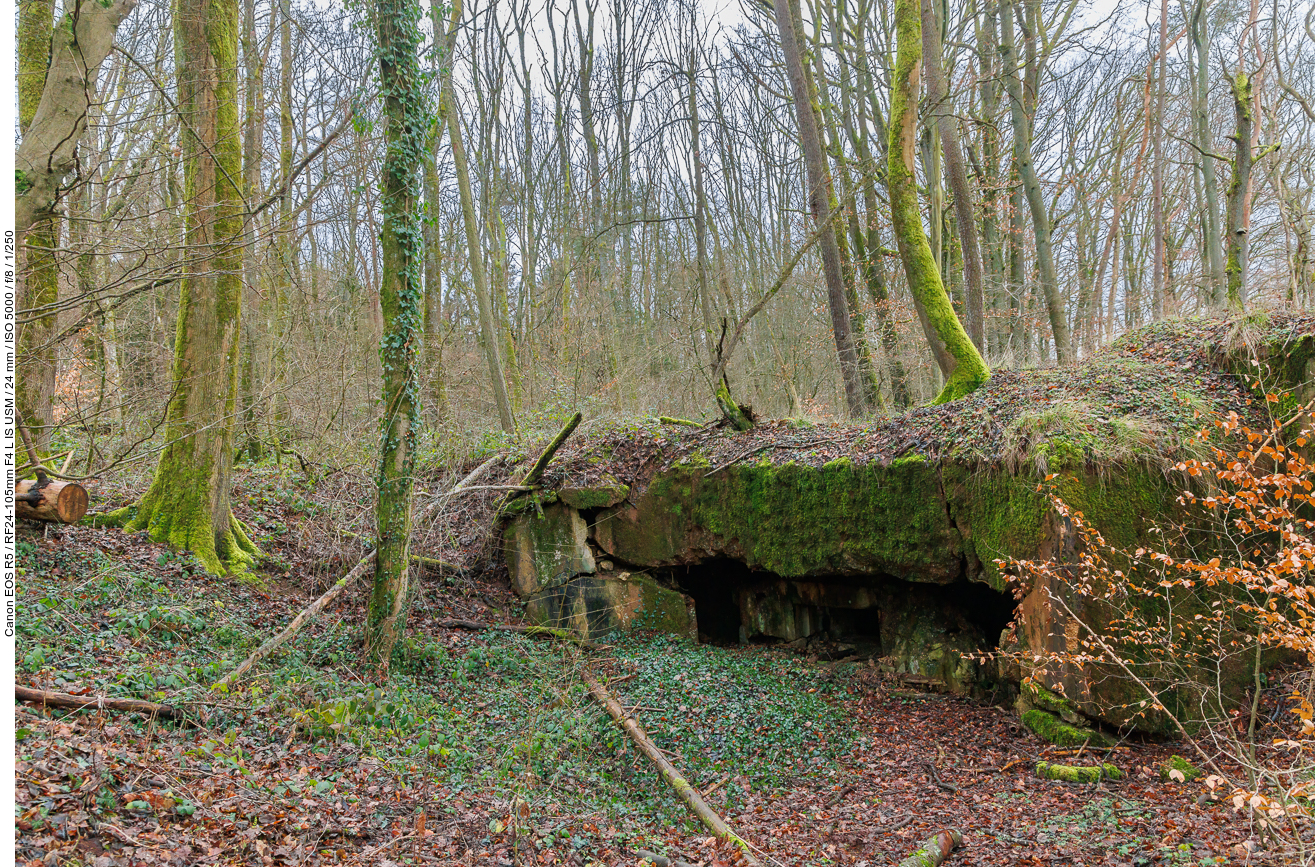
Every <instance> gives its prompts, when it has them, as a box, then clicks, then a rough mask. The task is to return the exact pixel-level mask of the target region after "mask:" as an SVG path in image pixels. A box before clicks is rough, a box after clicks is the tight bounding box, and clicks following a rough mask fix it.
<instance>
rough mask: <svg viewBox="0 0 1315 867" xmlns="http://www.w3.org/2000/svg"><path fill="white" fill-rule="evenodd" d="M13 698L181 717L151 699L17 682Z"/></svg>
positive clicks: (44, 704) (76, 707) (176, 710)
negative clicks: (75, 692)
mask: <svg viewBox="0 0 1315 867" xmlns="http://www.w3.org/2000/svg"><path fill="white" fill-rule="evenodd" d="M14 698H16V699H18V700H19V701H23V702H28V703H30V704H39V705H41V706H42V707H65V708H69V709H71V710H84V709H86V708H97V709H104V710H117V711H123V712H125V713H144V714H146V715H148V716H158V717H165V718H166V719H182V718H183V711H182V710H181V709H179V708H176V707H171V706H170V705H167V704H156V703H155V702H153V701H140V700H138V699H135V698H106V697H105V696H103V695H92V696H88V695H69V694H68V693H64V692H47V691H46V690H44V689H33V688H32V687H30V686H20V685H19V684H14Z"/></svg>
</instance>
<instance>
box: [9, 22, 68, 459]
mask: <svg viewBox="0 0 1315 867" xmlns="http://www.w3.org/2000/svg"><path fill="white" fill-rule="evenodd" d="M54 22H55V9H54V3H53V2H52V0H22V2H20V3H19V4H18V128H19V133H20V134H22V135H26V134H27V132H28V130H29V128H30V127H31V125H32V119H33V118H34V117H35V116H36V113H37V107H38V106H39V105H40V104H41V93H42V91H43V90H44V89H45V85H46V66H47V65H48V64H49V62H50V37H51V33H52V30H53V28H54ZM58 246H59V223H58V221H56V220H55V219H53V218H51V217H47V218H45V219H42V220H40V221H39V222H36V223H34V224H33V225H32V227H31V228H30V229H29V230H28V232H27V235H26V244H25V246H24V249H23V275H22V281H23V293H22V298H21V299H20V300H19V307H20V308H21V309H24V310H32V309H36V308H39V307H46V306H48V305H54V304H55V302H56V301H58V300H59V263H58V262H57V261H56V260H55V248H56V247H58ZM17 351H18V371H17V374H18V380H17V383H16V386H15V390H16V395H15V396H16V399H17V404H18V415H19V417H20V418H21V419H22V420H23V423H24V424H25V425H26V426H27V429H28V431H29V432H30V433H31V435H32V437H33V439H34V441H35V442H34V445H35V447H36V449H37V451H38V452H40V453H42V454H44V453H45V452H46V451H47V450H49V448H50V435H51V432H52V430H53V426H54V423H55V417H54V406H53V398H54V394H55V360H56V358H55V314H54V313H50V314H47V315H45V316H42V317H40V318H37V319H34V320H32V321H31V322H28V323H27V324H26V325H24V326H22V327H21V329H20V330H19V333H18V341H17Z"/></svg>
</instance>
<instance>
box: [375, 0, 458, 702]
mask: <svg viewBox="0 0 1315 867" xmlns="http://www.w3.org/2000/svg"><path fill="white" fill-rule="evenodd" d="M375 22H376V25H377V27H378V40H379V41H378V45H379V82H380V89H381V92H382V96H383V101H384V106H383V108H384V116H385V117H386V118H387V126H386V127H385V131H384V141H385V142H386V148H387V149H386V151H385V153H384V164H383V182H382V186H383V190H382V192H383V202H382V204H383V207H382V210H383V226H382V228H381V230H380V233H379V239H380V242H381V244H382V246H383V277H382V280H381V283H380V290H379V298H380V303H381V306H382V309H383V316H384V336H383V340H382V341H381V343H380V345H379V361H380V363H381V366H382V368H383V410H384V419H383V442H382V443H381V445H380V447H379V458H380V460H379V476H378V481H377V483H378V500H377V503H376V506H375V522H376V526H377V528H378V544H377V547H376V549H375V550H376V557H375V564H374V588H373V591H372V592H371V594H370V606H369V611H368V613H367V616H366V623H365V656H366V659H367V661H368V662H369V663H370V664H372V665H373V666H374V668H375V670H376V672H377V673H378V675H379V676H380V677H381V678H386V677H387V675H388V662H389V660H390V659H391V658H392V654H393V647H394V646H395V645H396V644H397V640H398V639H399V638H400V637H401V635H402V631H403V629H404V628H405V626H406V610H407V601H408V600H407V565H408V561H409V560H410V552H411V547H410V546H411V503H412V490H413V488H414V486H415V460H416V456H415V451H416V440H417V437H418V435H419V427H420V395H419V373H420V345H421V335H422V333H423V329H424V321H423V320H424V287H423V285H422V283H421V280H422V277H421V269H422V268H423V266H424V255H425V251H424V247H423V244H422V243H421V233H420V167H421V163H422V162H423V154H424V147H425V139H426V133H427V132H428V126H429V125H428V123H427V121H428V114H429V113H428V110H427V108H428V107H427V106H426V105H425V98H424V94H423V91H422V89H421V77H420V63H419V57H418V53H419V50H420V4H419V2H417V0H379V5H378V8H377V10H376V11H375ZM454 126H455V124H454Z"/></svg>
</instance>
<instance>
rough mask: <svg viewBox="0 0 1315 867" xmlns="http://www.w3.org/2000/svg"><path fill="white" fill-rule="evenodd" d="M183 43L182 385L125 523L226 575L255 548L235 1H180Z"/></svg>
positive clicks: (179, 42)
mask: <svg viewBox="0 0 1315 867" xmlns="http://www.w3.org/2000/svg"><path fill="white" fill-rule="evenodd" d="M174 42H175V51H176V54H177V65H178V79H177V80H178V110H179V114H180V115H181V120H182V123H181V132H180V133H179V137H180V140H181V141H180V144H181V147H182V158H183V182H184V187H185V191H186V203H185V208H184V219H185V222H186V244H187V250H186V252H185V254H184V256H183V262H184V271H183V278H182V281H181V292H180V296H179V301H178V323H177V331H176V332H175V337H174V358H173V366H172V371H171V373H172V380H173V389H174V392H173V397H172V398H171V399H170V401H169V409H168V415H167V418H166V423H165V431H166V439H165V442H166V444H165V448H164V451H163V452H161V454H160V463H159V465H158V466H157V467H156V470H155V479H154V481H153V482H152V483H151V487H150V489H149V490H147V492H146V494H145V495H144V496H143V497H142V499H141V502H140V503H139V504H138V506H137V512H136V516H135V517H134V518H133V519H132V520H131V521H130V522H129V523H128V524H127V528H128V529H129V530H141V529H145V530H148V531H149V532H150V534H151V538H153V539H156V540H157V541H162V542H167V543H168V544H169V545H170V546H171V547H174V548H186V549H189V550H191V551H192V552H193V553H194V554H196V556H197V558H198V559H200V560H201V562H202V563H203V564H205V567H206V569H208V570H209V571H211V572H214V573H223V572H227V571H241V570H243V569H245V568H246V567H247V566H248V565H249V564H250V562H251V560H252V555H253V554H255V553H256V549H255V546H254V545H252V543H251V540H249V539H248V538H247V536H246V534H245V533H244V532H243V530H242V526H241V525H240V524H239V523H238V521H237V519H236V518H234V517H233V512H232V508H231V506H230V503H229V487H230V480H231V476H232V466H233V422H234V415H235V413H234V409H235V406H236V399H237V374H238V343H239V341H238V335H239V333H240V330H241V321H240V320H241V302H242V240H243V236H244V226H243V218H242V214H243V210H244V202H243V196H242V186H241V185H242V158H241V154H242V138H241V128H240V126H239V124H238V93H237V66H238V64H237V46H238V6H237V2H236V0H179V2H178V3H177V5H176V7H175V11H174Z"/></svg>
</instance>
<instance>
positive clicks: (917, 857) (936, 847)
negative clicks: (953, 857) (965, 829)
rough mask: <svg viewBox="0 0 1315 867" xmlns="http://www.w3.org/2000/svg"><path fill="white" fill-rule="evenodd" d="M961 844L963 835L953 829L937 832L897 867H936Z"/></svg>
mask: <svg viewBox="0 0 1315 867" xmlns="http://www.w3.org/2000/svg"><path fill="white" fill-rule="evenodd" d="M961 843H963V834H960V833H959V832H958V831H957V830H955V829H954V828H946V829H945V830H943V831H937V832H936V833H935V834H932V835H931V836H930V837H928V838H927V842H925V843H923V844H922V846H921V847H919V848H918V850H917V851H915V852H914V853H913V854H911V855H909V857H907V858H905V859H904V860H903V861H901V862H899V867H938V865H939V864H941V863H942V862H943V861H944V860H945V859H946V858H948V857H950V853H951V852H953V851H954V850H955V848H956V847H957V846H959V845H960V844H961Z"/></svg>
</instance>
